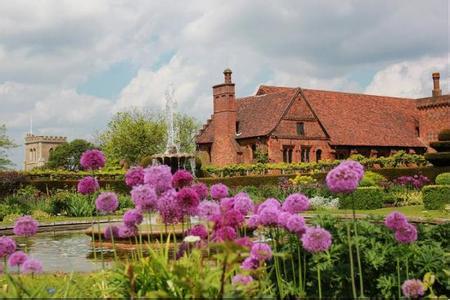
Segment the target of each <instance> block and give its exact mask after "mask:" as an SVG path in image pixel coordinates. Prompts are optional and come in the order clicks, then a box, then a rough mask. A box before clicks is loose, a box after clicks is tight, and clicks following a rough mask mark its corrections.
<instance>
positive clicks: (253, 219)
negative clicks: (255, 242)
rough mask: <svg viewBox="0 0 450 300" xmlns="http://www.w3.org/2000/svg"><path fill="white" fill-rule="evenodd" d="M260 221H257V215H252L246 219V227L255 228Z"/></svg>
mask: <svg viewBox="0 0 450 300" xmlns="http://www.w3.org/2000/svg"><path fill="white" fill-rule="evenodd" d="M259 225H261V223H260V222H259V215H252V216H250V218H249V219H248V221H247V227H248V228H252V229H254V228H257V227H258V226H259Z"/></svg>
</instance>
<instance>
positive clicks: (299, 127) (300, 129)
mask: <svg viewBox="0 0 450 300" xmlns="http://www.w3.org/2000/svg"><path fill="white" fill-rule="evenodd" d="M297 135H299V136H304V135H305V123H303V122H298V123H297Z"/></svg>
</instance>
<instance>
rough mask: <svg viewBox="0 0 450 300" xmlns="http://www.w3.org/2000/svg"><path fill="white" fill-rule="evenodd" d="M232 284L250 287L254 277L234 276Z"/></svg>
mask: <svg viewBox="0 0 450 300" xmlns="http://www.w3.org/2000/svg"><path fill="white" fill-rule="evenodd" d="M231 282H232V283H233V285H248V284H250V283H252V282H253V277H252V276H250V275H242V274H237V275H234V276H233V279H232V280H231Z"/></svg>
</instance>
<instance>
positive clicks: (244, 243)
mask: <svg viewBox="0 0 450 300" xmlns="http://www.w3.org/2000/svg"><path fill="white" fill-rule="evenodd" d="M235 243H236V244H238V245H239V246H241V247H244V248H247V249H249V250H250V249H251V248H252V246H253V242H252V240H250V238H249V237H248V236H244V237H241V238H239V239H237V240H236V241H235Z"/></svg>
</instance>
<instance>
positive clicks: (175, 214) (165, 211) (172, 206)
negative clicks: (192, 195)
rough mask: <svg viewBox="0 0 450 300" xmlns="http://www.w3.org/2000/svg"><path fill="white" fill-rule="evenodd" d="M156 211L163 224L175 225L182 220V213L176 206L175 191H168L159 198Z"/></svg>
mask: <svg viewBox="0 0 450 300" xmlns="http://www.w3.org/2000/svg"><path fill="white" fill-rule="evenodd" d="M158 211H159V214H160V215H161V218H162V219H163V222H164V224H175V223H178V222H180V221H181V220H182V219H183V212H182V210H181V208H180V206H179V205H178V201H177V192H176V191H175V189H169V190H167V191H166V192H164V193H163V194H162V195H161V197H159V200H158Z"/></svg>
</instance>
